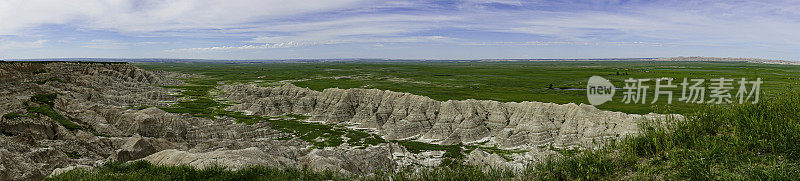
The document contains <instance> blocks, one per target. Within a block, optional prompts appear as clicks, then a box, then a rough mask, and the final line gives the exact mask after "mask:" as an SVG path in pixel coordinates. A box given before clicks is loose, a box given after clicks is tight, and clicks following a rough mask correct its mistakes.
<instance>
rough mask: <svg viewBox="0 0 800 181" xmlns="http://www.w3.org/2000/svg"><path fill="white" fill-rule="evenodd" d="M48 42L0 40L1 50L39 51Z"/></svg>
mask: <svg viewBox="0 0 800 181" xmlns="http://www.w3.org/2000/svg"><path fill="white" fill-rule="evenodd" d="M47 42H48V41H47V40H36V41H6V40H0V50H13V49H37V48H42V47H44V45H45V43H47Z"/></svg>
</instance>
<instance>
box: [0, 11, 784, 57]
mask: <svg viewBox="0 0 800 181" xmlns="http://www.w3.org/2000/svg"><path fill="white" fill-rule="evenodd" d="M0 22H2V24H3V25H2V26H0V35H5V36H10V37H13V39H14V41H9V40H7V41H5V42H3V41H0V49H9V48H11V47H15V48H25V47H28V48H37V47H41V46H43V44H44V43H45V42H47V40H52V41H51V42H58V41H59V40H63V39H69V38H74V39H75V40H74V41H73V42H85V43H55V44H57V45H58V46H56V47H52V48H54V49H53V50H59V49H60V50H63V51H53V52H74V51H66V50H67V49H76V48H81V49H82V50H85V51H84V52H76V53H89V54H91V53H93V52H101V51H102V50H97V49H116V50H135V51H131V55H132V56H135V55H137V54H135V53H141V52H165V51H166V52H167V53H164V54H160V55H161V56H181V55H187V54H180V53H181V52H212V53H213V52H229V51H259V50H268V49H269V50H295V49H297V48H300V47H303V48H315V47H325V45H333V44H337V45H343V46H350V48H349V49H350V50H349V51H351V52H347V51H342V50H337V52H336V53H337V55H338V54H348V53H350V54H353V55H358V54H359V53H360V52H359V51H360V50H358V47H371V48H374V49H391V48H394V47H395V46H392V44H397V43H409V44H411V43H413V44H414V47H417V48H409V49H403V51H405V52H396V51H386V52H384V54H385V56H387V57H397V56H403V55H408V54H412V53H415V52H420V51H426V50H429V49H430V47H431V46H437V48H446V49H447V50H448V51H449V52H456V51H459V50H460V51H469V52H470V53H469V54H468V55H471V56H475V57H486V56H492V55H497V56H503V55H506V54H508V53H509V52H508V51H511V50H504V51H489V50H486V51H473V50H466V49H462V48H465V47H463V46H466V48H474V47H481V48H485V47H496V46H502V47H514V46H517V47H524V48H543V47H549V46H573V47H578V48H580V49H583V50H590V49H596V47H606V46H614V47H617V48H618V49H615V51H617V52H614V53H615V54H619V56H632V55H640V54H632V53H630V52H631V50H633V49H641V48H643V47H662V48H661V49H658V50H648V51H651V52H655V53H654V55H656V54H657V55H658V56H663V55H675V56H679V55H685V54H684V53H686V52H691V53H697V52H700V53H701V54H702V55H708V56H713V55H716V54H714V53H712V52H723V51H728V49H733V48H735V49H745V50H751V49H752V50H753V51H747V53H751V54H753V55H752V56H754V57H796V59H800V53H796V51H791V50H794V49H797V48H800V34H797V33H796V31H797V30H798V29H800V2H798V1H791V0H770V1H755V0H752V1H749V0H742V1H727V0H699V1H642V0H632V1H619V0H600V1H569V0H540V1H521V0H461V1H426V0H393V1H378V0H309V1H293V0H266V1H249V0H204V1H201V0H177V1H164V0H115V1H104V0H85V1H80V2H74V1H70V2H67V1H55V0H6V1H2V2H0ZM40 40H41V41H40ZM37 41H40V42H38V43H37ZM140 42H173V43H171V44H160V46H137V44H139V43H140ZM377 45H380V46H377ZM4 47H5V48H4ZM688 47H691V48H688ZM524 48H523V49H514V51H515V52H511V53H517V54H519V55H527V53H526V51H529V49H524ZM698 48H699V50H698V51H687V50H689V49H691V50H695V49H698ZM763 50H769V51H763ZM320 51H325V50H320ZM387 52H391V53H387ZM587 52H588V51H587ZM704 52H706V54H703V53H704ZM737 52H743V51H737ZM270 53H272V54H270V55H280V53H281V51H270ZM311 53H316V52H311ZM158 55H159V54H155V55H150V56H158ZM203 55H209V56H214V55H218V56H238V54H237V55H233V54H203ZM283 55H287V56H290V55H295V54H294V53H285V54H283ZM318 55H320V56H322V55H328V54H326V52H319V53H318ZM695 55H696V54H695ZM56 56H65V55H56ZM87 56H89V55H87ZM253 56H258V55H253ZM377 56H380V55H377ZM442 56H445V57H441V58H447V57H446V56H447V55H446V54H442ZM554 56H558V55H554ZM563 56H564V57H567V56H571V55H566V54H565V55H563ZM231 58H237V57H231ZM238 58H244V57H238ZM247 58H255V57H247ZM265 58H268V57H265ZM397 58H402V57H397ZM555 58H557V57H555Z"/></svg>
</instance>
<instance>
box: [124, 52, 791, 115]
mask: <svg viewBox="0 0 800 181" xmlns="http://www.w3.org/2000/svg"><path fill="white" fill-rule="evenodd" d="M136 65H137V66H140V67H142V68H145V69H148V70H166V71H174V72H184V73H194V74H202V75H206V76H208V77H209V78H213V79H215V80H218V81H222V82H259V83H261V84H265V85H270V84H271V83H272V84H274V83H275V82H279V81H286V82H291V83H292V84H295V85H297V86H300V87H308V88H311V89H314V90H323V89H325V88H332V87H338V88H345V89H346V88H376V89H382V90H393V91H398V92H409V93H413V94H418V95H424V96H428V97H431V98H433V99H436V100H451V99H452V100H464V99H485V100H497V101H503V102H521V101H539V102H554V103H559V104H565V103H588V100H587V99H586V91H585V90H570V89H581V88H585V87H586V81H587V80H588V78H589V77H591V76H593V75H599V76H603V77H605V78H607V79H609V80H611V82H612V83H613V84H614V85H615V86H617V87H623V86H624V83H623V82H624V80H625V79H628V78H634V79H640V78H652V79H654V78H662V77H670V78H674V79H675V80H674V81H673V85H678V84H679V83H680V82H682V81H683V78H690V79H691V78H700V79H706V82H707V83H708V81H709V79H711V78H720V77H724V78H735V79H739V78H747V79H748V80H755V78H761V79H762V81H764V84H763V85H762V86H761V87H762V88H761V90H762V92H766V93H768V94H771V92H772V91H774V90H780V89H784V88H786V87H792V86H794V87H798V85H799V84H800V81H798V78H800V66H786V65H767V64H752V63H743V62H657V61H592V62H587V61H566V62H327V63H229V64H224V63H137V64H136ZM617 72H619V73H620V74H621V75H617ZM625 74H627V75H625ZM649 83H650V89H649V90H648V91H650V92H649V93H648V97H647V100H648V102H649V101H651V100H652V98H653V95H652V93H653V92H652V91H653V87H654V86H653V85H652V81H651V82H649ZM550 84H553V88H555V89H549V86H550ZM706 86H707V87H708V86H710V85H706ZM737 87H738V86H737ZM667 90H670V89H667ZM671 90H672V91H673V94H674V95H673V96H674V98H673V103H672V104H666V102H665V101H666V100H665V98H664V96H661V98H660V99H659V102H657V103H656V104H624V103H622V101H621V100H622V97H623V94H622V91H623V90H617V93H616V96H615V97H614V98H613V100H612V101H611V102H608V103H605V104H603V105H600V106H598V108H600V109H604V110H612V111H621V112H626V113H638V114H643V113H649V112H659V113H663V112H671V113H691V112H693V111H694V110H696V109H697V108H699V105H697V104H693V103H684V102H680V101H678V98H679V97H680V94H681V87H678V88H674V89H671ZM732 91H733V92H732V94H734V95H735V93H736V92H735V91H736V89H734V90H732ZM706 93H707V94H710V92H709V91H708V90H707V91H706Z"/></svg>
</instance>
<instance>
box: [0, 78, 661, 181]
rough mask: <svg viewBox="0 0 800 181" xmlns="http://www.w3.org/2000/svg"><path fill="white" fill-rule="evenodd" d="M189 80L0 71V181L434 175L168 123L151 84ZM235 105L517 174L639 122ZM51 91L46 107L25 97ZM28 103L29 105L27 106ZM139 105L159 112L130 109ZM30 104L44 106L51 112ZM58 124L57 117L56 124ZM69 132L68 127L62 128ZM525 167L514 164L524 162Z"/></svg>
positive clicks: (427, 157)
mask: <svg viewBox="0 0 800 181" xmlns="http://www.w3.org/2000/svg"><path fill="white" fill-rule="evenodd" d="M179 77H183V78H185V77H193V75H185V74H177V73H169V72H148V71H145V70H142V69H140V68H137V67H135V66H132V65H129V64H127V63H66V62H36V63H31V62H0V115H9V116H3V117H2V118H0V133H2V134H0V180H37V179H42V178H44V177H46V176H48V175H51V174H58V173H62V172H65V171H67V170H70V169H74V168H84V169H85V168H89V167H91V166H98V165H101V164H103V163H105V162H107V161H132V160H147V161H150V162H151V163H155V164H162V165H192V166H197V167H207V166H210V165H222V166H227V167H229V168H232V169H237V168H241V167H244V166H248V165H265V166H274V167H287V166H288V167H305V168H309V169H312V170H334V171H338V172H341V173H345V174H369V173H374V172H376V171H387V170H396V169H401V168H404V167H406V166H409V165H412V166H414V165H421V166H435V165H437V164H438V163H439V162H440V161H441V160H440V159H438V158H441V156H442V153H443V152H442V151H429V152H422V153H416V154H415V153H410V152H409V151H408V150H406V149H405V148H404V147H403V146H401V145H398V144H396V143H381V144H378V145H375V146H369V147H366V148H354V147H348V146H346V145H343V146H339V147H333V148H330V147H329V148H325V149H315V148H313V147H312V146H311V144H309V143H307V142H305V141H302V140H300V139H296V138H295V139H289V140H285V139H278V138H286V137H288V135H287V134H288V133H284V132H280V131H277V130H274V129H272V125H270V124H269V123H268V122H260V123H255V124H252V125H246V124H237V123H235V122H234V119H233V118H228V117H218V118H215V119H208V118H199V117H193V116H191V115H188V114H174V113H169V112H165V111H163V110H161V109H159V108H156V107H164V106H170V104H172V102H175V101H178V100H180V99H179V98H178V97H176V96H173V93H174V92H170V90H168V89H164V88H161V87H159V86H158V85H180V84H183V82H181V81H178V80H175V79H172V78H179ZM219 88H220V89H222V90H223V91H224V92H226V94H223V95H221V97H222V98H227V99H229V100H233V101H236V102H239V103H241V104H237V105H234V106H232V107H230V108H229V109H230V110H234V111H242V112H249V113H254V114H259V115H282V114H286V113H298V114H307V115H311V116H312V117H311V120H310V121H321V122H326V123H352V124H357V125H358V126H359V127H361V128H374V129H377V130H378V131H379V132H380V133H381V134H383V135H384V137H385V138H387V139H406V138H413V139H417V140H420V141H428V142H433V143H437V144H457V143H471V142H485V143H486V144H494V145H497V146H499V147H502V148H509V147H517V148H525V149H529V150H531V152H527V153H522V154H516V155H512V157H513V158H512V159H514V160H515V161H513V162H507V163H501V162H502V160H500V159H498V156H496V155H495V156H492V154H490V153H486V152H483V151H480V150H475V151H472V152H470V153H465V154H468V155H470V156H469V157H470V158H469V161H468V162H470V163H473V164H477V165H481V164H487V163H488V165H501V166H502V165H505V166H507V167H518V166H515V165H521V163H524V162H523V161H525V160H537V159H538V158H537V156H541V155H543V154H555V153H554V152H552V151H546V150H537V148H536V147H533V146H536V145H547V144H551V145H554V146H558V147H563V146H578V145H584V146H594V145H596V143H600V142H601V141H603V140H606V139H608V138H613V137H619V136H621V135H625V134H628V133H633V132H635V131H636V123H637V122H638V121H641V119H645V118H648V119H652V118H663V117H664V116H663V115H654V114H653V115H644V116H642V115H630V114H624V113H617V112H607V111H601V110H597V109H595V108H594V107H592V106H587V105H575V104H566V105H557V104H550V103H538V102H522V103H501V102H496V101H478V100H465V101H445V102H442V101H436V100H432V99H429V98H427V97H423V96H417V95H411V94H407V93H397V92H391V91H381V90H367V89H349V90H342V89H327V90H325V91H322V92H318V91H312V90H309V89H305V88H299V87H295V86H291V85H287V86H280V87H256V86H252V85H228V86H220V87H219ZM52 93H55V94H54V96H55V97H53V98H54V99H53V100H52V102H47V103H43V102H41V101H35V100H32V97H36V96H35V95H44V94H52ZM34 99H35V98H34ZM141 105H150V106H156V107H151V108H147V109H141V110H139V109H135V108H132V107H137V106H141ZM36 107H45V108H52V109H51V110H52V111H53V112H50V113H48V114H44V113H42V111H41V110H39V111H36V110H35V109H31V108H36ZM55 115H58V116H56V117H52V116H55ZM70 122H71V123H73V124H74V125H71V126H65V125H68V123H70ZM520 160H521V161H520Z"/></svg>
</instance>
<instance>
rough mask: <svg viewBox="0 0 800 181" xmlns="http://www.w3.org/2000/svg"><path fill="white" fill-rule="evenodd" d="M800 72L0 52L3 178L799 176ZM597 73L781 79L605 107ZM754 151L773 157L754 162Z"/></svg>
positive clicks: (708, 66) (723, 66) (628, 64)
mask: <svg viewBox="0 0 800 181" xmlns="http://www.w3.org/2000/svg"><path fill="white" fill-rule="evenodd" d="M617 72H620V73H622V75H617V74H618V73H617ZM798 72H800V68H798V67H796V66H787V65H765V64H753V63H744V62H647V61H601V62H350V63H340V62H339V63H232V64H222V63H133V64H131V63H100V62H0V87H2V90H0V99H2V102H0V114H2V115H3V116H2V119H1V120H2V121H0V131H2V134H1V135H0V142H2V143H3V144H2V145H0V180H38V179H55V180H73V179H90V180H105V179H123V180H140V179H147V180H174V179H182V180H184V179H212V180H214V179H234V180H236V179H258V180H263V179H265V178H267V179H269V178H272V179H281V178H284V179H298V180H331V179H333V180H340V179H342V180H350V179H356V180H361V179H363V180H404V179H412V180H416V179H421V180H448V179H449V180H452V179H457V180H463V179H470V180H484V179H521V180H528V179H642V178H649V179H670V178H682V179H693V178H694V179H703V178H706V179H708V178H711V179H726V178H734V179H736V178H739V179H741V178H772V179H780V178H785V177H788V178H791V177H790V176H793V175H797V174H798V170H797V168H798V166H797V165H796V164H794V163H796V162H795V161H796V157H797V155H798V153H800V151H798V150H797V149H798V148H797V146H800V145H797V143H798V141H797V140H800V139H795V138H796V137H797V135H800V134H795V133H798V132H800V131H798V129H800V127H798V126H797V125H800V124H798V123H797V116H798V115H797V110H798V101H797V98H798V97H800V96H797V93H796V90H794V89H796V86H797V84H798V80H797V79H798V77H800V74H798ZM590 75H601V76H604V77H607V78H609V79H610V80H612V81H617V82H621V81H623V80H624V79H627V78H662V77H670V78H682V77H692V78H718V77H726V78H756V77H758V78H762V79H765V82H766V81H767V80H769V82H768V83H765V84H764V85H762V91H763V92H765V96H764V98H763V99H764V100H767V101H762V102H764V103H759V104H752V105H750V104H747V105H735V106H709V105H694V104H688V103H676V104H666V103H661V102H659V103H656V104H653V105H631V104H622V103H619V102H611V103H610V104H604V105H602V106H599V107H594V106H591V105H586V104H585V103H586V102H587V101H586V100H585V99H586V98H585V90H572V89H576V88H580V87H584V86H585V81H586V80H585V79H586V78H588V77H589V76H590ZM550 84H553V85H555V87H556V88H554V89H551V88H549V87H548V86H549V85H550ZM792 87H795V88H792ZM582 96H583V97H582ZM618 96H621V95H618ZM619 99H621V97H620V98H614V100H619ZM776 105H777V106H776ZM759 112H762V113H763V112H766V114H758V113H759ZM746 118H747V119H746ZM750 118H752V119H750ZM711 123H714V124H711ZM770 127H773V128H775V127H782V128H787V129H780V130H776V129H769V128H770ZM768 135H769V136H768ZM753 155H759V156H762V157H760V158H759V159H744V158H745V157H747V156H753ZM150 173H153V174H150Z"/></svg>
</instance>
